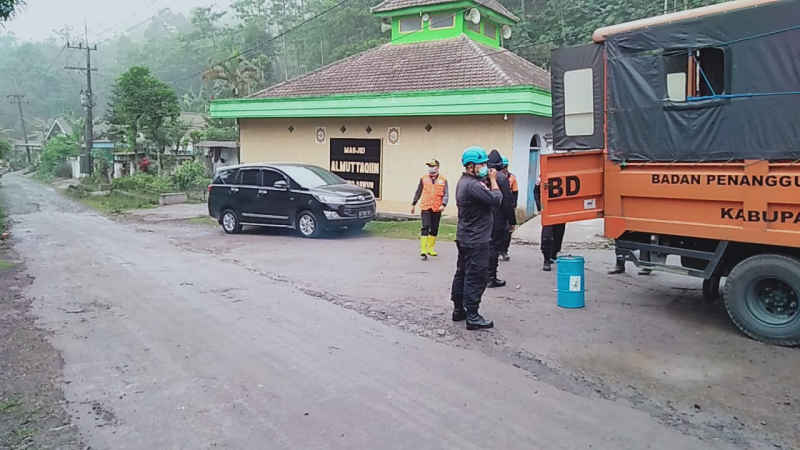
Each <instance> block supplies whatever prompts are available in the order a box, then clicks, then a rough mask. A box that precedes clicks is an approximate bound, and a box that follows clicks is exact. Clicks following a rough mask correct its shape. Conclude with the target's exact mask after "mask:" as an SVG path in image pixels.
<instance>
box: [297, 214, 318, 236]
mask: <svg viewBox="0 0 800 450" xmlns="http://www.w3.org/2000/svg"><path fill="white" fill-rule="evenodd" d="M297 231H298V232H300V234H301V235H303V237H307V238H315V237H319V236H320V235H321V234H322V227H321V225H320V223H319V220H317V216H315V215H314V213H312V212H311V211H303V212H301V213H300V215H299V216H297Z"/></svg>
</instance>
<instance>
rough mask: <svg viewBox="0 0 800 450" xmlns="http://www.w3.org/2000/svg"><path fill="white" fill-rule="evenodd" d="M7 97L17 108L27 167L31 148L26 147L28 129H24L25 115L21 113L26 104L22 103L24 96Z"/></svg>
mask: <svg viewBox="0 0 800 450" xmlns="http://www.w3.org/2000/svg"><path fill="white" fill-rule="evenodd" d="M7 97H8V100H9V101H10V102H11V103H16V104H17V108H18V109H19V121H20V123H22V138H23V139H24V140H25V153H26V155H27V158H28V165H30V164H31V147H30V145H28V129H27V127H25V114H23V112H22V104H23V103H27V102H23V101H22V99H23V98H25V95H24V94H11V95H9V96H7Z"/></svg>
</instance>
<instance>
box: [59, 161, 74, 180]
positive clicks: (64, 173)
mask: <svg viewBox="0 0 800 450" xmlns="http://www.w3.org/2000/svg"><path fill="white" fill-rule="evenodd" d="M55 176H57V177H59V178H71V177H72V166H71V165H70V164H67V163H64V164H61V165H60V166H58V168H57V169H56V171H55Z"/></svg>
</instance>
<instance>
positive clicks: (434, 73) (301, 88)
mask: <svg viewBox="0 0 800 450" xmlns="http://www.w3.org/2000/svg"><path fill="white" fill-rule="evenodd" d="M512 86H535V87H538V88H541V89H543V90H546V91H549V90H550V73H549V72H547V71H546V70H544V69H542V68H541V67H539V66H536V65H535V64H533V63H531V62H530V61H528V60H526V59H524V58H522V57H520V56H518V55H516V54H514V53H512V52H510V51H508V50H503V49H496V48H492V47H487V46H484V45H481V44H479V43H477V42H475V41H473V40H472V39H470V38H468V37H466V36H463V35H462V36H459V37H456V38H453V39H446V40H440V41H429V42H420V43H415V44H404V45H394V44H385V45H382V46H380V47H376V48H374V49H371V50H367V51H365V52H363V53H359V54H357V55H354V56H351V57H348V58H345V59H343V60H340V61H338V62H335V63H333V64H330V65H328V66H325V67H322V68H320V69H317V70H315V71H313V72H309V73H307V74H305V75H301V76H299V77H297V78H295V79H292V80H289V81H285V82H283V83H279V84H276V85H274V86H272V87H269V88H267V89H265V90H263V91H260V92H257V93H256V94H253V95H252V96H251V97H252V98H273V97H303V96H321V95H332V94H358V93H392V92H409V91H431V90H456V89H474V88H501V87H512Z"/></svg>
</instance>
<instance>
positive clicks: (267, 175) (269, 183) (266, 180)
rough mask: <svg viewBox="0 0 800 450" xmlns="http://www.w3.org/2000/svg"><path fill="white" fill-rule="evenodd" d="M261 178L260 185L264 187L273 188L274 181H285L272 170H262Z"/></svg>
mask: <svg viewBox="0 0 800 450" xmlns="http://www.w3.org/2000/svg"><path fill="white" fill-rule="evenodd" d="M261 176H262V177H263V178H262V181H261V185H262V186H265V187H273V186H274V185H275V182H276V181H286V178H284V176H283V175H281V174H280V173H278V172H276V171H274V170H262V171H261Z"/></svg>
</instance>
